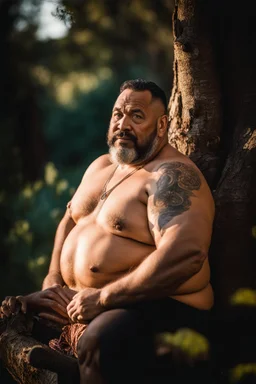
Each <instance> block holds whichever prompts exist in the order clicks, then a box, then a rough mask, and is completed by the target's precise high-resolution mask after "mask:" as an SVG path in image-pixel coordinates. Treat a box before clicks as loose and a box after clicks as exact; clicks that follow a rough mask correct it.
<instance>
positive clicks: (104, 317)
mask: <svg viewBox="0 0 256 384" xmlns="http://www.w3.org/2000/svg"><path fill="white" fill-rule="evenodd" d="M137 327H138V324H136V317H135V316H134V315H133V313H131V312H130V311H128V310H125V309H113V310H110V311H106V312H103V313H102V314H100V315H99V316H97V317H96V318H95V319H94V320H92V321H91V323H90V324H89V325H88V327H87V328H86V330H85V332H84V334H83V335H82V336H81V338H80V340H79V343H78V357H79V362H80V361H81V362H82V361H83V360H84V359H85V357H86V354H87V353H88V352H90V353H93V352H96V351H99V350H100V351H101V355H102V353H104V351H105V350H108V349H110V350H112V353H113V352H114V350H115V349H121V348H119V347H120V346H121V345H120V344H121V343H122V342H124V341H125V339H126V340H127V341H128V340H129V338H130V337H131V335H132V334H133V332H134V331H135V328H137ZM130 341H131V340H130ZM120 352H121V351H120Z"/></svg>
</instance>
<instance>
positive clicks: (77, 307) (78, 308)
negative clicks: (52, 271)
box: [67, 288, 105, 323]
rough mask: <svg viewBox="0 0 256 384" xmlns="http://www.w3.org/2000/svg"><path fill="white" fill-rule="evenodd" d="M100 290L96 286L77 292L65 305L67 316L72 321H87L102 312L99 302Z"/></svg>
mask: <svg viewBox="0 0 256 384" xmlns="http://www.w3.org/2000/svg"><path fill="white" fill-rule="evenodd" d="M100 292H101V291H100V289H97V288H85V289H83V290H82V291H80V292H78V293H77V294H76V295H75V296H74V297H73V299H72V300H71V302H70V303H69V304H68V306H67V312H68V316H69V318H70V319H71V320H72V321H73V322H74V323H77V322H78V323H88V322H89V321H90V320H92V319H94V318H95V317H96V316H98V315H99V314H100V313H101V312H104V310H105V309H104V308H103V307H102V305H101V304H100V302H99V299H100Z"/></svg>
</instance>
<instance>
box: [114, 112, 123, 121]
mask: <svg viewBox="0 0 256 384" xmlns="http://www.w3.org/2000/svg"><path fill="white" fill-rule="evenodd" d="M121 117H122V114H121V113H115V114H114V118H115V119H117V120H118V119H121Z"/></svg>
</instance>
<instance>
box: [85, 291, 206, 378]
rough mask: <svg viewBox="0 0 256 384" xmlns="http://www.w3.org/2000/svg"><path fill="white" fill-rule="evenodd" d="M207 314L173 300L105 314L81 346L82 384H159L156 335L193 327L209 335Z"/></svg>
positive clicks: (95, 321)
mask: <svg viewBox="0 0 256 384" xmlns="http://www.w3.org/2000/svg"><path fill="white" fill-rule="evenodd" d="M208 327H209V311H204V310H198V309H196V308H193V307H191V306H188V305H185V304H183V303H180V302H178V301H177V300H174V299H171V298H165V299H161V300H153V301H148V302H143V303H139V304H135V305H130V306H127V307H124V308H119V309H112V310H109V311H106V312H103V313H102V314H100V315H99V316H97V317H96V318H95V319H94V320H92V321H91V322H90V324H89V325H88V327H87V329H86V330H85V332H84V334H83V335H82V336H81V338H80V340H79V343H78V361H79V368H80V384H103V383H104V384H117V383H119V384H121V383H122V384H126V383H127V384H128V383H129V384H135V383H136V384H137V383H138V384H139V383H140V384H142V383H159V380H155V379H154V374H155V373H156V369H157V359H156V354H155V336H156V335H157V334H158V333H161V332H174V331H176V330H178V329H180V328H190V329H193V330H196V331H198V332H200V333H201V334H203V335H205V336H206V337H207V336H208Z"/></svg>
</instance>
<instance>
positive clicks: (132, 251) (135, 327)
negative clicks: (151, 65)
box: [3, 79, 214, 384]
mask: <svg viewBox="0 0 256 384" xmlns="http://www.w3.org/2000/svg"><path fill="white" fill-rule="evenodd" d="M167 129H168V116H167V102H166V97H165V94H164V92H163V91H162V90H161V89H160V88H159V87H158V86H157V85H156V84H154V83H152V82H146V81H144V80H140V79H138V80H131V81H127V82H125V83H124V84H123V85H122V86H121V90H120V94H119V96H118V98H117V100H116V102H115V105H114V108H113V112H112V117H111V120H110V125H109V131H108V145H109V148H110V150H109V154H106V155H103V156H101V157H99V158H98V159H96V160H95V161H94V162H93V163H92V164H91V165H90V166H89V168H88V169H87V170H86V172H85V174H84V176H83V179H82V181H81V184H80V185H79V187H78V189H77V191H76V193H75V195H74V196H73V198H72V200H71V202H70V203H69V204H68V206H67V210H66V213H65V215H64V217H63V219H62V221H61V222H60V224H59V227H58V229H57V233H56V237H55V243H54V249H53V254H52V259H51V263H50V268H49V273H48V275H47V276H46V278H45V280H44V282H43V289H42V291H40V292H36V293H33V294H30V295H27V296H25V297H24V298H23V301H22V302H23V309H24V310H25V309H27V310H32V311H34V312H37V313H38V314H39V315H40V316H41V317H45V318H48V319H51V320H54V321H57V322H59V323H62V324H66V323H77V322H78V323H89V325H88V327H87V329H86V330H85V331H84V334H83V335H82V337H81V338H80V340H79V343H78V361H79V366H80V380H81V381H80V383H86V384H91V383H92V384H96V383H111V384H112V383H119V382H122V383H125V382H126V379H127V383H128V382H131V378H132V380H133V382H134V379H135V377H137V378H138V382H143V381H141V380H142V379H141V378H142V377H144V376H143V374H145V369H146V365H147V364H148V363H149V362H150V361H151V363H152V361H153V342H152V340H153V339H152V337H151V336H152V335H153V334H155V333H156V332H159V331H163V330H168V329H169V330H173V329H177V327H181V326H187V327H193V325H195V327H196V324H192V323H193V320H191V319H192V318H193V316H194V318H195V319H196V320H195V323H197V324H198V320H199V319H201V320H202V327H203V328H204V326H207V324H205V323H206V322H207V320H206V319H207V317H206V313H208V312H209V310H210V309H211V307H212V306H213V291H212V287H211V284H210V268H209V262H208V249H209V245H210V241H211V234H212V224H213V218H214V202H213V198H212V195H211V192H210V190H209V187H208V185H207V183H206V181H205V179H204V177H203V175H202V173H201V172H200V171H199V169H198V168H197V167H196V165H195V164H194V163H193V162H192V161H191V160H190V159H189V158H188V157H186V156H184V155H183V154H181V153H180V152H178V151H177V150H176V149H175V148H173V147H172V146H171V145H170V144H168V133H167ZM8 300H9V301H8ZM12 300H14V299H12V298H9V299H6V300H5V301H4V302H3V306H4V307H6V308H7V307H8V308H9V310H10V308H11V307H12ZM7 304H8V305H7ZM150 359H151V360H150ZM151 363H150V364H151ZM133 369H136V370H137V373H136V374H134V372H133ZM124 370H125V371H124ZM124 372H125V374H124ZM132 372H133V373H132ZM120 374H122V379H120ZM140 374H141V376H140ZM139 377H140V379H139ZM144 382H145V381H144Z"/></svg>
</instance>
